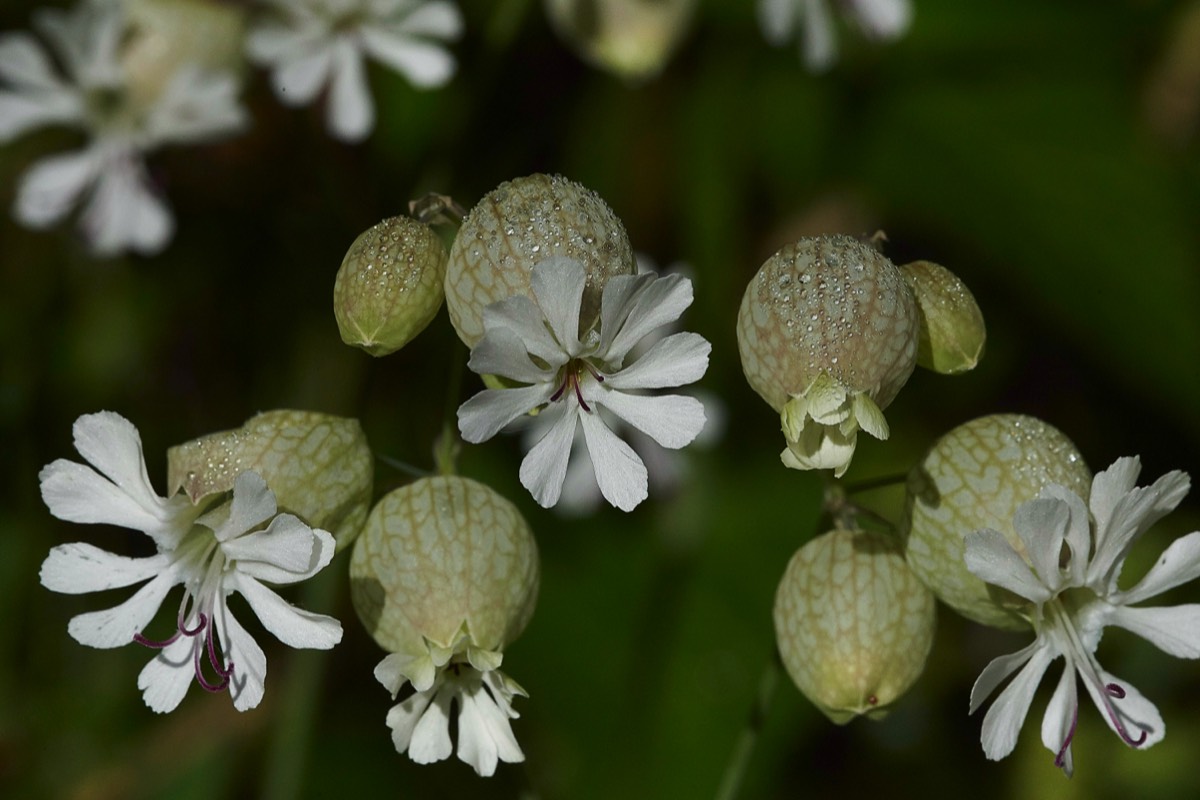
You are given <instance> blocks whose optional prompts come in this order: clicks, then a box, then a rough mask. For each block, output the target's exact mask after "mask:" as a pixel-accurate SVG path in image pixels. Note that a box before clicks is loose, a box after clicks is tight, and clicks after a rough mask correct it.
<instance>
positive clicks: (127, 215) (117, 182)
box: [81, 154, 175, 256]
mask: <svg viewBox="0 0 1200 800" xmlns="http://www.w3.org/2000/svg"><path fill="white" fill-rule="evenodd" d="M81 223H82V227H83V231H84V235H85V236H86V238H87V240H88V243H89V244H90V245H91V246H92V249H93V250H94V251H95V252H96V253H98V254H100V255H105V256H110V255H116V254H117V253H120V252H123V251H124V250H126V249H131V250H135V251H137V252H139V253H142V254H144V255H153V254H155V253H158V252H160V251H161V250H162V249H163V248H164V247H166V245H167V243H168V242H169V241H170V240H171V236H172V234H174V232H175V220H174V218H173V217H172V216H171V211H170V209H168V208H167V205H166V203H165V202H164V201H163V200H161V199H160V198H159V197H158V195H157V194H155V193H154V191H153V190H152V189H151V187H150V177H149V175H148V174H147V173H146V167H145V166H144V165H143V164H142V163H141V161H140V157H138V156H136V155H132V154H127V155H120V156H115V157H113V158H111V159H109V160H107V161H106V163H105V164H104V167H103V169H102V170H101V171H100V173H99V179H98V180H97V182H96V188H95V190H94V191H93V192H92V196H91V198H90V199H89V200H88V202H87V206H86V208H85V209H84V212H83V217H82V219H81Z"/></svg>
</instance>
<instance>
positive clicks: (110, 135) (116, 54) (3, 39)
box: [0, 3, 246, 255]
mask: <svg viewBox="0 0 1200 800" xmlns="http://www.w3.org/2000/svg"><path fill="white" fill-rule="evenodd" d="M34 25H35V26H36V27H37V28H38V29H39V30H40V31H41V32H42V34H43V36H45V38H46V39H47V40H48V41H49V42H50V44H51V45H52V46H53V49H54V51H55V55H56V56H57V57H58V59H59V61H60V62H61V64H62V66H63V67H64V69H65V71H66V77H65V78H63V77H61V76H60V75H59V74H58V73H57V72H56V70H55V68H54V66H53V64H52V62H51V59H50V57H49V55H48V54H47V53H46V51H45V50H44V49H43V47H42V46H41V44H39V42H38V41H37V40H36V39H35V38H33V37H32V36H30V35H28V34H26V33H8V34H4V35H3V36H0V81H3V82H4V83H6V84H7V85H8V87H9V88H7V89H0V143H4V142H7V141H10V140H12V139H14V138H16V137H17V136H19V135H21V134H23V133H25V132H27V131H30V130H33V129H35V128H39V127H42V126H44V125H49V124H68V125H73V126H76V127H79V128H82V129H83V130H84V131H85V132H87V134H88V135H89V136H90V142H89V143H88V145H87V146H86V147H84V149H82V150H80V151H77V152H74V153H69V154H67V155H62V156H56V157H53V158H48V159H46V160H44V161H42V162H40V163H38V164H36V165H35V166H34V167H33V168H32V169H30V170H29V171H28V172H27V173H26V174H25V175H24V176H23V177H22V179H21V182H20V186H19V187H18V189H17V200H16V206H15V208H14V214H15V216H16V218H17V220H18V221H20V222H21V223H22V224H24V225H27V226H29V227H31V228H45V227H48V226H50V225H53V224H54V223H56V222H58V221H59V220H61V219H62V218H63V217H64V216H66V214H67V213H68V212H69V211H70V210H71V208H73V207H74V206H75V205H76V204H77V203H79V202H80V201H81V198H82V197H84V195H86V196H87V197H86V199H84V200H83V201H82V202H83V204H84V206H85V209H84V212H83V217H82V227H83V232H84V234H85V236H86V238H87V240H88V242H89V243H90V245H91V246H92V249H93V250H94V251H95V252H96V253H97V254H100V255H114V254H117V253H120V252H122V251H124V250H126V249H132V250H136V251H138V252H141V253H147V254H149V253H155V252H158V251H160V250H161V249H162V248H163V247H164V246H166V244H167V242H168V241H169V240H170V238H171V235H172V233H173V231H174V227H175V223H174V220H173V218H172V216H171V212H170V210H169V209H168V207H167V205H166V204H165V202H164V201H163V200H162V199H161V198H160V197H158V195H157V194H156V193H155V190H154V188H153V187H152V185H151V183H150V178H149V175H148V174H147V172H146V167H145V164H144V162H143V155H144V154H145V153H147V152H149V151H151V150H153V149H155V148H157V147H159V146H161V145H164V144H171V143H188V142H197V141H201V140H205V139H211V138H214V137H217V136H220V135H223V134H226V133H230V132H232V131H236V130H238V129H240V128H241V127H242V126H243V125H244V124H245V122H246V116H245V113H244V112H243V110H242V109H241V107H240V106H239V105H238V102H237V88H238V86H237V81H236V80H235V78H234V77H233V76H232V75H229V74H226V73H216V72H203V71H201V70H199V69H197V68H195V67H194V66H191V65H188V66H185V67H182V68H180V69H178V70H177V71H176V72H175V73H174V74H173V75H171V76H170V78H169V79H168V80H166V81H165V85H164V88H163V89H162V91H161V93H159V94H157V95H155V97H154V99H153V102H150V103H149V104H147V102H145V101H139V100H136V99H135V94H136V93H134V92H131V91H130V87H129V85H128V76H127V75H126V73H125V70H124V68H123V66H122V64H121V60H120V57H121V52H120V48H121V42H122V36H123V35H124V32H125V25H124V18H123V16H122V12H121V7H120V4H114V3H83V4H81V5H80V6H79V8H78V9H76V10H75V11H74V12H72V13H71V14H64V13H61V12H58V11H55V10H49V9H44V10H41V11H39V12H37V13H36V14H35V16H34Z"/></svg>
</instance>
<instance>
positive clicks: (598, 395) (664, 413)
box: [585, 384, 704, 450]
mask: <svg viewBox="0 0 1200 800" xmlns="http://www.w3.org/2000/svg"><path fill="white" fill-rule="evenodd" d="M592 385H593V386H595V387H596V388H595V389H593V390H592V391H591V392H589V393H588V394H586V395H585V398H586V399H587V400H588V401H593V400H594V401H595V402H596V403H600V404H602V405H603V406H604V407H605V408H607V409H608V410H609V411H612V412H613V413H614V414H616V415H617V416H618V417H620V418H621V419H623V420H625V421H626V422H628V423H629V424H630V425H632V426H633V427H635V428H637V429H638V430H640V431H641V432H642V433H644V434H646V435H647V436H649V437H651V438H652V439H654V441H656V442H658V443H659V444H661V445H662V446H663V447H669V448H671V449H673V450H677V449H679V448H680V447H684V446H686V445H689V444H691V443H692V440H693V439H695V438H696V436H697V434H699V433H700V431H701V429H703V428H704V406H703V405H702V404H701V403H700V401H699V400H697V399H696V398H694V397H686V396H684V395H680V394H668V395H662V396H658V397H647V396H645V395H637V394H626V393H624V392H617V391H613V390H611V389H602V388H600V386H599V385H597V384H592Z"/></svg>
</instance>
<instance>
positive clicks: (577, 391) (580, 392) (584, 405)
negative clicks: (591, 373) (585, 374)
mask: <svg viewBox="0 0 1200 800" xmlns="http://www.w3.org/2000/svg"><path fill="white" fill-rule="evenodd" d="M575 397H576V398H578V399H579V407H580V408H582V409H583V410H584V411H586V412H588V413H589V414H590V413H592V409H591V408H589V407H588V404H587V402H586V401H585V400H584V399H583V390H582V388H581V387H580V381H579V375H578V374H576V376H575Z"/></svg>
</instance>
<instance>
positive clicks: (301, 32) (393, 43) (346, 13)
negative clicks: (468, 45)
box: [246, 0, 463, 142]
mask: <svg viewBox="0 0 1200 800" xmlns="http://www.w3.org/2000/svg"><path fill="white" fill-rule="evenodd" d="M269 2H270V4H271V5H272V6H274V7H275V9H276V11H277V12H278V17H276V18H273V19H268V20H266V21H264V22H262V23H261V24H260V25H259V26H258V27H257V28H255V29H254V30H253V31H252V32H251V33H250V36H249V38H248V39H247V41H246V49H247V52H248V54H249V55H250V58H251V59H252V60H254V61H255V62H257V63H259V64H261V65H263V66H266V67H269V68H270V69H271V71H272V72H271V86H272V88H273V89H274V90H275V93H276V95H278V97H279V99H280V100H281V101H283V102H284V103H287V104H288V105H293V106H299V105H307V104H308V103H311V102H312V101H313V100H314V99H315V98H316V96H317V94H318V93H320V92H321V90H322V89H326V88H327V90H328V97H327V99H326V124H327V126H328V128H329V132H330V134H332V135H333V136H335V137H336V138H338V139H341V140H343V141H348V142H356V141H360V140H362V139H364V138H366V137H367V136H368V135H369V134H370V133H371V130H372V129H373V128H374V126H375V106H374V103H373V102H372V100H371V91H370V87H369V86H368V84H367V76H366V64H365V63H364V62H365V59H366V58H367V57H368V56H369V57H371V58H373V59H375V60H376V61H379V62H381V63H383V64H385V65H386V66H388V67H390V68H391V69H393V70H395V71H396V72H398V73H400V74H401V75H403V76H404V77H405V78H407V79H408V80H409V81H410V82H411V83H412V84H413V85H414V86H417V87H418V88H422V89H428V88H434V87H438V86H442V85H443V84H445V83H446V82H447V81H449V80H450V78H451V77H453V75H454V70H455V62H454V57H453V56H452V55H450V53H449V52H448V51H447V50H446V49H445V48H444V47H443V46H442V45H441V42H444V41H454V40H455V39H457V38H458V37H459V36H461V35H462V28H463V23H462V14H461V13H460V12H459V10H458V7H457V6H456V5H454V4H453V3H450V2H446V0H432V2H426V0H269Z"/></svg>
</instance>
